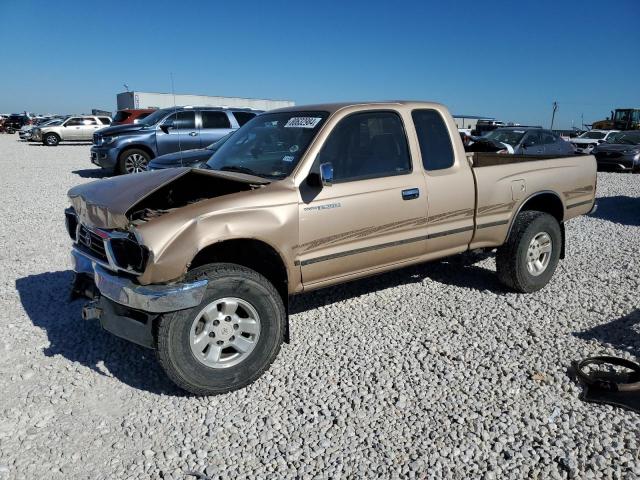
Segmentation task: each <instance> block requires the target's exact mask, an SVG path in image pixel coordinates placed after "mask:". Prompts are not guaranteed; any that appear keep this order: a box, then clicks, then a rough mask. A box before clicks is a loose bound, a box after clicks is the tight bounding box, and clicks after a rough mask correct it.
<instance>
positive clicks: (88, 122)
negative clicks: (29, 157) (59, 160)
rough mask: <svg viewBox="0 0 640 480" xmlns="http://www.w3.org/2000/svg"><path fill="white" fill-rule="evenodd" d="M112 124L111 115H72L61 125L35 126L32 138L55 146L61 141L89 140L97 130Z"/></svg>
mask: <svg viewBox="0 0 640 480" xmlns="http://www.w3.org/2000/svg"><path fill="white" fill-rule="evenodd" d="M110 124H111V118H110V117H103V116H99V117H98V116H95V115H77V116H71V117H69V118H67V119H66V120H65V121H64V122H62V123H61V124H60V125H47V126H42V127H38V128H34V129H33V132H32V136H31V140H32V141H36V142H42V143H43V144H45V145H48V146H50V147H55V146H57V145H58V144H59V143H60V142H68V141H71V142H87V141H90V140H91V138H92V137H93V133H94V132H95V131H96V130H98V129H100V128H104V127H108V126H109V125H110Z"/></svg>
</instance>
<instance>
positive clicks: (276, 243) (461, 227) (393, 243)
mask: <svg viewBox="0 0 640 480" xmlns="http://www.w3.org/2000/svg"><path fill="white" fill-rule="evenodd" d="M595 187H596V162H595V159H594V157H593V156H590V155H583V156H575V155H569V156H566V157H550V156H530V155H501V154H495V153H465V151H464V147H463V145H462V142H461V140H460V136H459V135H458V132H457V129H456V124H455V123H454V121H453V118H452V117H451V115H450V114H449V112H448V111H447V109H446V108H445V107H444V106H442V105H440V104H437V103H427V102H384V103H352V104H348V103H343V104H326V105H313V106H302V107H291V108H286V109H281V110H275V111H272V112H268V113H264V114H262V115H259V116H257V117H255V118H254V119H252V120H251V121H249V122H248V123H247V124H245V125H244V126H243V127H241V128H240V129H239V130H238V131H236V132H235V133H233V134H232V135H231V137H230V138H229V139H228V140H227V141H226V142H225V143H224V145H222V146H221V147H220V148H219V149H218V150H217V151H216V152H215V153H214V154H213V155H212V157H211V158H210V159H209V161H208V162H207V163H206V164H205V165H204V167H203V168H198V169H192V168H186V167H185V168H174V169H164V170H156V171H148V172H142V173H136V174H133V175H127V176H123V177H117V178H111V179H105V180H98V181H96V182H92V183H88V184H84V185H80V186H77V187H75V188H72V189H71V190H70V191H69V198H70V201H71V207H69V208H68V209H67V211H66V216H65V217H66V224H67V228H68V231H69V235H70V236H71V238H72V240H73V242H74V243H73V249H72V261H73V267H74V270H75V272H76V276H75V280H74V285H73V292H75V294H76V295H84V296H88V297H90V298H91V299H92V300H91V301H90V302H89V303H88V304H87V305H86V306H85V307H84V310H83V317H85V318H87V319H99V321H100V323H101V325H102V327H103V328H104V329H106V330H107V331H109V332H111V333H113V334H115V335H117V336H119V337H122V338H125V339H127V340H129V341H132V342H135V343H137V344H140V345H143V346H145V347H148V348H153V349H155V350H157V357H158V359H159V362H160V364H161V365H162V367H163V369H164V370H165V372H166V373H167V375H168V376H169V378H170V379H171V380H173V381H174V382H175V383H176V384H177V385H178V386H180V387H181V388H183V389H185V390H187V391H189V392H192V393H194V394H197V395H209V394H217V393H223V392H227V391H230V390H234V389H238V388H241V387H244V386H246V385H248V384H249V383H251V382H253V381H254V380H256V379H257V378H258V377H259V376H260V375H261V374H262V373H263V372H264V371H265V370H266V369H267V368H268V367H269V366H270V364H271V363H272V362H273V360H274V359H275V357H276V355H277V353H278V351H279V349H280V346H281V344H282V343H283V342H286V341H288V340H289V339H288V299H289V298H290V296H292V295H296V294H300V293H302V292H308V291H311V290H314V289H318V288H322V287H326V286H328V285H335V284H339V283H342V282H347V281H350V280H354V279H357V278H361V277H365V276H369V275H374V274H377V273H381V272H385V271H388V270H391V269H395V268H400V267H403V266H407V265H410V264H416V263H421V262H426V261H429V260H434V259H437V258H441V257H446V256H450V255H454V254H458V253H462V252H465V251H469V250H482V249H484V250H486V251H493V250H494V249H497V252H496V267H497V268H496V269H497V276H498V278H499V279H500V281H501V282H502V283H503V284H504V285H505V286H506V287H508V288H509V289H512V290H514V291H516V292H522V293H527V292H534V291H536V290H539V289H541V288H543V287H544V286H545V285H546V284H547V283H548V282H549V280H550V279H551V277H552V275H553V273H554V271H555V270H556V266H557V264H558V261H559V260H560V259H561V258H563V257H564V254H565V228H564V225H565V223H566V222H567V221H568V220H570V219H572V218H574V217H577V216H578V215H583V214H587V213H588V212H590V211H592V210H593V209H594V208H595Z"/></svg>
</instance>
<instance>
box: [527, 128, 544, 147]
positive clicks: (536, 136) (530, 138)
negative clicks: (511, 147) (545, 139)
mask: <svg viewBox="0 0 640 480" xmlns="http://www.w3.org/2000/svg"><path fill="white" fill-rule="evenodd" d="M523 143H524V144H525V145H527V146H533V145H541V144H542V135H541V134H540V132H537V131H535V132H529V133H527V137H526V138H525V139H524V142H523Z"/></svg>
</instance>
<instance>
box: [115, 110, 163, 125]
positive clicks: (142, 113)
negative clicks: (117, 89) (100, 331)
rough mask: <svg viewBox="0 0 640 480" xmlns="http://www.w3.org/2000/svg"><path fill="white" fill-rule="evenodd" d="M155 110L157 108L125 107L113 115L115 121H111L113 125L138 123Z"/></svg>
mask: <svg viewBox="0 0 640 480" xmlns="http://www.w3.org/2000/svg"><path fill="white" fill-rule="evenodd" d="M155 110H156V109H155V108H138V109H134V108H125V109H123V110H118V111H117V112H116V115H115V117H113V122H111V125H113V126H116V125H127V124H130V123H138V122H139V121H140V120H142V119H143V118H147V117H148V116H149V115H151V114H152V113H153V112H155Z"/></svg>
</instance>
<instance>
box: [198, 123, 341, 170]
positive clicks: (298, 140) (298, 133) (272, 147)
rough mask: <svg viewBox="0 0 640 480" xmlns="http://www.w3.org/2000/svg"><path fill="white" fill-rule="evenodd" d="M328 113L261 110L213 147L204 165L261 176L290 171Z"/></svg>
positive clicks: (215, 168) (214, 168)
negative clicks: (226, 139)
mask: <svg viewBox="0 0 640 480" xmlns="http://www.w3.org/2000/svg"><path fill="white" fill-rule="evenodd" d="M328 116H329V114H328V113H327V112H281V113H264V114H262V115H258V116H257V117H255V118H254V119H253V120H250V121H249V122H248V123H246V124H245V125H244V126H243V127H242V128H240V129H239V130H237V131H236V132H235V133H234V134H233V136H232V137H230V141H228V142H225V143H224V145H222V147H220V149H218V151H216V152H215V153H214V154H213V155H212V156H211V158H210V159H209V161H208V162H207V166H208V167H209V168H211V169H213V170H227V171H235V172H241V173H247V174H249V175H256V176H259V177H265V178H276V179H282V178H285V177H287V176H288V175H290V174H291V172H292V171H293V169H294V168H295V167H296V165H297V164H298V162H299V161H300V158H302V155H304V153H305V151H306V150H307V147H308V146H309V144H310V143H311V140H312V139H313V138H314V137H315V136H316V134H317V133H318V131H319V130H320V128H321V126H322V124H323V123H324V121H325V120H326V118H327V117H328Z"/></svg>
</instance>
